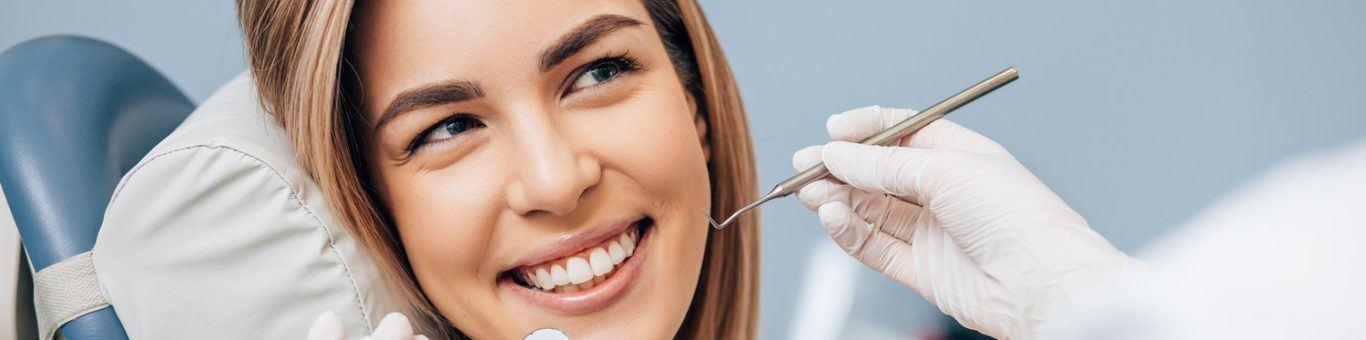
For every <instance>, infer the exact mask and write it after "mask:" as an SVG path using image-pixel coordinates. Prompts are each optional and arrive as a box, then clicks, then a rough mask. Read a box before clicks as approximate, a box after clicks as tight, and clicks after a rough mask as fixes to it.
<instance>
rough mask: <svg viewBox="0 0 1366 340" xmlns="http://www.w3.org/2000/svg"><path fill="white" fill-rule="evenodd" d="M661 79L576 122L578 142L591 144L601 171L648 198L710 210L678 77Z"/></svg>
mask: <svg viewBox="0 0 1366 340" xmlns="http://www.w3.org/2000/svg"><path fill="white" fill-rule="evenodd" d="M659 78H660V79H657V80H652V81H651V82H650V84H646V85H644V86H642V88H641V89H639V90H637V91H636V92H635V93H634V94H633V95H632V96H631V98H630V99H628V100H626V101H624V102H623V103H620V104H618V105H613V106H611V107H607V108H603V109H599V110H595V111H598V112H593V113H588V114H587V115H585V117H586V118H582V119H574V120H573V121H574V123H573V125H575V129H576V130H577V131H580V132H579V133H578V134H579V137H578V138H582V139H584V140H589V141H590V143H591V145H592V146H593V148H594V149H595V151H594V153H595V154H597V155H598V156H599V159H600V161H601V162H603V163H604V164H603V167H604V168H607V169H615V170H617V171H620V172H622V173H623V174H624V175H626V176H627V177H629V178H630V179H631V180H632V181H634V182H636V183H637V184H639V185H640V186H642V187H644V189H645V190H647V191H649V193H650V194H653V195H656V196H657V197H660V198H663V199H665V200H667V201H679V202H677V203H680V204H682V203H689V204H696V203H706V204H708V205H709V201H710V193H711V188H710V186H709V182H710V181H709V179H708V175H707V160H706V158H705V156H704V154H703V151H702V150H703V149H702V145H701V143H700V142H699V141H698V138H697V130H696V128H695V125H694V120H693V117H694V113H693V112H692V111H691V110H690V109H689V108H688V103H687V100H686V97H685V96H684V95H683V93H684V92H683V89H682V87H681V85H678V84H677V83H676V82H677V80H676V78H672V77H659ZM661 83H662V84H661ZM698 213H699V214H700V213H701V212H700V211H699V212H698ZM699 216H700V215H699Z"/></svg>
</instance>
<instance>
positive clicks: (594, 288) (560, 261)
mask: <svg viewBox="0 0 1366 340" xmlns="http://www.w3.org/2000/svg"><path fill="white" fill-rule="evenodd" d="M653 226H654V221H653V220H652V219H650V218H649V217H646V218H643V219H640V220H637V221H635V222H633V223H630V224H625V223H622V224H617V225H615V226H613V225H609V226H604V227H600V228H595V229H596V230H586V231H584V232H582V233H580V234H577V235H573V236H570V237H568V238H566V239H565V240H562V241H561V242H559V244H552V245H548V246H547V247H546V248H545V249H543V251H540V252H536V253H537V254H538V255H531V257H532V258H535V259H541V258H545V259H548V260H535V261H528V262H534V263H532V264H529V265H523V266H519V267H517V268H513V269H510V270H508V271H506V272H505V273H504V275H503V276H504V277H505V279H504V280H500V285H499V286H500V288H502V289H503V290H505V291H511V292H512V293H514V295H517V296H520V297H522V298H523V299H524V300H526V301H527V302H529V303H530V304H531V305H534V306H538V307H541V308H544V309H547V310H549V311H552V312H556V313H559V314H566V315H577V314H585V313H590V312H593V311H597V310H600V309H602V308H605V307H606V306H607V305H610V304H611V303H612V302H613V301H615V300H616V299H617V298H619V297H620V296H621V295H623V294H624V293H625V292H626V291H627V290H629V288H630V287H631V285H632V283H634V281H635V278H636V276H638V274H639V268H640V266H641V264H642V262H643V261H644V257H645V256H644V253H643V252H641V250H642V249H643V248H644V246H645V241H647V239H648V236H649V234H650V229H651V227H653ZM583 235H586V236H583ZM577 236H582V237H577ZM576 237H577V240H576V239H575V238H576ZM584 245H587V246H584ZM559 254H567V255H560V256H558V257H555V255H559Z"/></svg>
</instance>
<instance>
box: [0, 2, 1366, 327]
mask: <svg viewBox="0 0 1366 340" xmlns="http://www.w3.org/2000/svg"><path fill="white" fill-rule="evenodd" d="M2 3H3V5H0V49H4V48H8V47H10V46H12V45H14V44H16V43H18V42H20V41H23V40H26V39H30V38H33V37H38V36H42V35H48V34H57V33H74V34H81V35H88V36H93V37H97V38H101V39H105V40H107V41H111V42H113V43H115V44H117V45H119V46H122V47H124V48H127V49H129V50H131V51H133V52H134V53H135V54H137V55H140V56H142V57H144V58H145V59H147V60H148V61H149V62H150V63H151V64H152V65H154V66H155V67H156V68H158V69H159V70H161V71H163V72H164V73H165V74H167V75H168V76H169V77H170V78H171V79H172V80H173V81H174V82H175V83H176V84H178V85H179V86H181V88H182V89H184V90H185V91H186V92H187V93H189V95H190V97H191V98H192V99H194V100H195V101H202V100H203V99H204V98H205V97H207V96H208V95H209V94H210V93H211V92H212V91H213V89H215V88H216V87H218V86H219V85H221V84H222V83H224V82H225V81H227V80H228V79H229V78H230V77H231V76H232V75H234V74H236V73H238V72H240V71H241V70H242V69H244V67H245V66H244V61H243V60H244V58H243V52H242V49H241V38H240V37H239V32H238V29H237V26H236V24H235V22H234V13H233V6H232V4H231V2H230V1H173V0H157V1H140V2H137V3H126V2H115V1H23V2H19V1H13V0H4V1H3V2H2ZM702 3H703V6H704V7H705V8H706V10H707V14H708V15H709V17H710V19H711V21H712V24H713V26H714V28H715V29H716V31H717V32H718V33H719V36H720V40H721V42H722V44H723V45H724V46H725V48H726V52H727V53H728V54H729V56H730V60H731V62H732V66H733V67H734V69H735V73H736V75H737V77H738V79H739V82H740V86H741V88H742V90H743V93H744V95H745V99H746V102H747V104H748V107H749V110H750V119H751V120H752V125H753V132H754V136H755V139H756V141H757V146H758V151H759V155H760V156H759V167H760V171H761V176H760V179H761V182H762V183H763V185H765V186H767V185H771V184H772V183H775V182H777V181H778V180H780V179H781V178H783V177H785V176H787V175H789V174H791V172H792V170H791V167H790V161H789V160H790V155H791V153H792V152H793V151H796V150H798V149H800V148H801V147H804V146H807V145H813V144H819V143H823V142H824V141H826V139H827V137H826V135H825V132H824V122H825V117H826V116H827V115H829V114H832V113H836V112H840V111H843V110H845V109H850V108H854V107H859V106H865V105H871V104H880V105H884V106H897V107H912V108H923V107H925V106H927V105H929V104H932V103H933V102H934V101H936V100H938V99H940V98H942V97H944V96H947V95H949V94H951V93H952V92H953V91H956V90H958V89H960V88H962V87H964V86H966V85H969V84H971V83H972V82H975V81H976V80H978V79H980V78H983V77H985V76H987V75H990V74H992V73H994V72H996V71H998V70H1000V69H1002V68H1004V67H1005V66H1008V65H1013V66H1017V67H1019V68H1020V70H1021V80H1020V81H1018V82H1016V83H1014V84H1012V85H1010V86H1009V87H1007V88H1005V89H1003V90H1002V91H998V92H996V93H994V94H992V95H990V96H989V97H987V98H985V99H983V100H981V101H979V102H977V103H974V104H972V105H970V106H968V107H966V108H964V109H963V110H960V111H959V112H958V113H955V114H954V117H953V119H955V120H956V121H958V122H960V123H962V124H964V125H967V126H968V127H971V128H973V129H976V130H978V131H980V132H982V133H984V134H985V135H987V136H990V137H992V138H994V139H995V140H997V141H999V142H1000V143H1001V144H1003V145H1005V146H1006V147H1007V148H1009V149H1010V150H1011V151H1012V152H1013V153H1014V154H1015V155H1016V156H1017V157H1018V158H1019V159H1020V160H1021V161H1022V162H1024V163H1025V165H1027V166H1028V167H1029V168H1030V169H1032V170H1033V171H1034V172H1035V173H1036V174H1037V175H1038V176H1039V177H1041V178H1042V179H1043V180H1044V181H1045V182H1047V183H1048V184H1049V185H1050V186H1051V187H1052V188H1053V189H1054V190H1055V191H1057V192H1058V194H1060V195H1061V196H1062V197H1063V198H1065V199H1066V200H1067V201H1068V202H1069V203H1070V204H1071V205H1072V206H1073V207H1074V208H1076V209H1077V210H1078V211H1080V212H1081V213H1082V215H1084V216H1086V217H1087V219H1088V220H1089V221H1090V222H1091V224H1092V226H1093V227H1094V228H1095V229H1096V230H1098V231H1099V232H1100V233H1101V234H1103V235H1105V236H1106V237H1107V238H1109V239H1110V240H1111V241H1112V242H1114V243H1115V244H1116V245H1117V246H1118V247H1119V248H1121V249H1123V250H1125V251H1130V252H1135V251H1138V250H1139V249H1141V248H1142V246H1144V245H1145V244H1147V243H1149V242H1152V241H1154V240H1156V239H1159V238H1161V237H1162V236H1161V235H1162V233H1163V232H1164V231H1166V230H1170V229H1171V228H1172V227H1175V226H1178V225H1180V224H1181V223H1182V222H1183V221H1184V220H1186V219H1188V218H1190V217H1191V216H1192V215H1194V214H1196V213H1198V212H1199V211H1200V209H1201V207H1203V206H1205V205H1207V204H1209V203H1210V202H1212V201H1214V200H1216V199H1218V198H1219V196H1220V195H1221V194H1223V193H1225V192H1227V191H1229V190H1230V189H1232V188H1233V187H1234V186H1235V185H1237V184H1238V183H1240V182H1243V181H1245V180H1247V179H1248V178H1249V177H1251V176H1255V175H1256V174H1257V173H1258V172H1259V171H1261V170H1263V169H1265V168H1266V167H1267V166H1269V165H1271V164H1273V163H1274V162H1275V161H1276V160H1280V159H1284V158H1286V157H1289V156H1291V155H1294V154H1297V153H1301V152H1305V151H1311V150H1314V149H1320V148H1324V147H1328V146H1332V145H1336V144H1342V143H1345V142H1348V141H1351V140H1353V139H1356V138H1359V137H1360V136H1363V135H1366V118H1362V117H1363V114H1366V95H1363V94H1362V93H1361V92H1362V89H1363V86H1361V85H1359V84H1358V83H1356V82H1357V81H1358V80H1359V79H1366V20H1361V14H1362V13H1366V2H1360V1H1231V0H1225V1H1174V0H1158V1H1141V2H1101V1H1081V0H1077V1H1030V2H1026V1H976V2H963V1H941V2H926V1H904V2H900V1H899V2H890V1H839V2H834V1H820V2H818V1H783V0H747V1H722V0H703V1H702ZM763 216H764V226H763V228H764V242H763V246H764V253H763V255H764V267H763V273H762V274H763V280H764V281H763V291H762V292H763V299H764V300H763V301H764V302H763V306H762V310H763V313H764V314H763V321H762V323H763V328H762V334H763V336H764V338H787V337H791V336H794V335H795V334H790V333H791V332H792V331H791V330H792V329H794V328H793V327H796V326H798V325H797V324H798V323H795V322H793V321H792V320H793V319H794V315H797V314H799V313H800V311H799V309H800V308H798V307H799V306H805V305H819V306H824V307H822V310H821V312H822V314H824V315H830V316H831V317H834V318H837V319H838V317H837V316H839V315H847V316H848V319H847V322H842V321H837V322H834V323H832V324H833V325H834V326H831V327H834V329H835V330H836V331H839V332H840V333H842V334H845V335H846V336H859V337H864V338H872V337H899V338H906V337H908V336H915V335H923V334H927V333H931V332H933V331H934V330H935V329H936V328H937V327H938V326H937V325H938V324H940V323H941V322H942V319H941V318H940V317H939V316H938V314H937V312H936V311H935V309H934V307H933V306H929V305H928V304H926V303H925V302H924V301H923V300H922V299H920V298H919V297H918V296H917V295H915V293H913V292H911V291H909V290H906V289H902V288H899V287H897V286H895V284H893V283H891V282H890V281H889V280H886V279H883V278H881V277H878V276H877V274H876V273H872V272H871V271H868V270H865V269H862V268H861V267H858V266H857V265H855V263H854V262H853V261H852V260H849V259H847V258H840V257H834V258H833V260H832V258H831V257H830V256H829V255H830V254H831V252H830V251H829V248H830V245H829V244H828V243H830V242H828V241H826V240H827V238H828V237H827V236H826V235H825V234H824V232H823V231H821V230H820V227H819V226H818V225H817V222H816V219H815V217H814V215H813V214H811V213H809V212H807V211H806V210H805V209H803V208H802V207H801V206H800V204H799V203H797V202H796V201H795V200H792V199H788V200H784V201H780V202H776V203H772V204H770V205H769V206H768V208H767V209H766V210H765V211H764V215H763ZM813 250H815V251H813ZM813 254H814V255H813ZM821 254H825V255H821ZM821 256H825V260H824V261H820V260H817V261H812V259H817V258H820V257H821ZM812 262H825V263H827V264H831V263H833V264H834V265H835V266H837V267H839V268H840V269H838V270H834V269H830V268H827V267H828V266H826V267H821V268H823V269H821V270H819V271H816V270H813V269H811V268H812V267H810V263H812ZM812 271H816V272H820V273H840V272H848V273H854V274H853V275H852V276H850V277H848V278H842V279H838V280H835V281H837V282H835V283H831V286H820V285H817V286H816V287H808V289H809V291H812V292H822V294H818V295H822V296H824V295H836V296H838V295H840V294H839V293H832V292H829V291H831V290H838V291H848V289H845V288H842V287H852V288H853V289H854V290H853V292H854V293H852V294H846V295H845V296H846V298H845V299H844V300H843V301H844V302H835V303H833V304H825V305H820V304H819V303H817V304H810V303H809V302H803V301H806V300H803V299H804V298H802V297H801V296H803V295H802V294H801V292H802V291H803V288H802V283H803V282H811V280H830V279H831V277H830V276H831V275H835V274H825V275H808V273H809V272H812ZM841 280H842V281H841ZM838 282H843V283H839V284H836V283H838ZM836 300H838V299H836ZM831 306H833V307H831ZM824 308H832V309H831V310H825V309H824ZM813 321H819V320H813ZM807 327H811V326H809V325H808V326H807ZM818 328H819V327H818Z"/></svg>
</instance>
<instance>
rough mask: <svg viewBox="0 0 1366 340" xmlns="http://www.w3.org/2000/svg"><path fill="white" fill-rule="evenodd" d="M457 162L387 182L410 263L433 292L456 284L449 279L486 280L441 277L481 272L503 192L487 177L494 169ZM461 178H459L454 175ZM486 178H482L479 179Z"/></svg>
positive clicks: (465, 278) (475, 161) (392, 209)
mask: <svg viewBox="0 0 1366 340" xmlns="http://www.w3.org/2000/svg"><path fill="white" fill-rule="evenodd" d="M470 156H471V157H469V158H472V159H471V160H472V162H465V163H462V164H455V165H452V166H450V167H447V168H444V169H438V170H434V171H431V172H420V173H407V174H401V175H396V176H395V177H396V178H388V179H386V181H387V185H388V187H387V188H388V190H387V192H388V196H389V198H388V203H389V207H390V210H389V211H390V213H391V214H392V217H393V219H394V223H395V224H396V225H397V228H398V231H399V235H400V236H401V238H402V242H403V246H404V248H405V251H406V252H407V255H408V261H409V263H410V264H411V265H412V267H413V271H414V273H415V274H416V275H417V277H418V281H419V283H421V284H422V285H423V287H424V288H426V289H427V290H428V294H432V295H441V293H443V292H439V291H438V292H433V291H432V289H436V290H441V289H444V287H460V286H466V287H468V286H469V285H451V284H447V282H445V281H461V282H465V281H471V280H475V281H477V280H480V279H483V278H479V277H473V276H453V275H444V274H442V273H451V272H457V273H481V272H482V271H479V270H477V269H478V268H479V266H480V265H481V264H482V263H483V262H485V261H484V260H485V255H486V254H488V253H489V249H488V247H489V245H490V242H488V241H489V240H490V239H492V238H493V236H494V235H493V232H494V228H492V226H493V225H494V222H495V220H496V218H497V213H498V211H499V209H497V208H496V205H497V203H498V202H499V201H498V200H497V199H496V198H498V197H500V196H499V195H500V188H499V186H497V185H493V183H496V181H490V180H488V179H490V178H493V177H492V176H496V175H497V174H496V173H494V171H490V170H489V169H483V168H481V167H472V166H467V165H465V164H480V163H484V162H479V161H477V160H475V159H473V158H479V157H480V156H481V155H477V154H471V155H470ZM451 174H458V175H451ZM475 179H483V180H475Z"/></svg>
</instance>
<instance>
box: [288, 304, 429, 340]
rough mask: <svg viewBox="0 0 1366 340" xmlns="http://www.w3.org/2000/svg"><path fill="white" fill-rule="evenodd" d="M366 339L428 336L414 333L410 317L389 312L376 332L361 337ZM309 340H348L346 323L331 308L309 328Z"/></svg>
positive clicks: (424, 339) (423, 338) (423, 339)
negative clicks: (409, 321) (409, 320)
mask: <svg viewBox="0 0 1366 340" xmlns="http://www.w3.org/2000/svg"><path fill="white" fill-rule="evenodd" d="M361 339H364V340H427V337H426V336H423V335H413V325H412V324H410V323H408V317H405V316H403V314H400V313H389V315H385V316H384V319H382V320H380V321H379V326H377V327H375V333H373V334H370V336H367V337H364V338H361ZM308 340H346V325H343V324H342V321H341V317H339V316H337V313H336V312H333V311H331V310H329V311H327V312H324V313H323V315H320V316H318V319H317V320H314V321H313V326H311V327H309V328H308Z"/></svg>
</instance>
